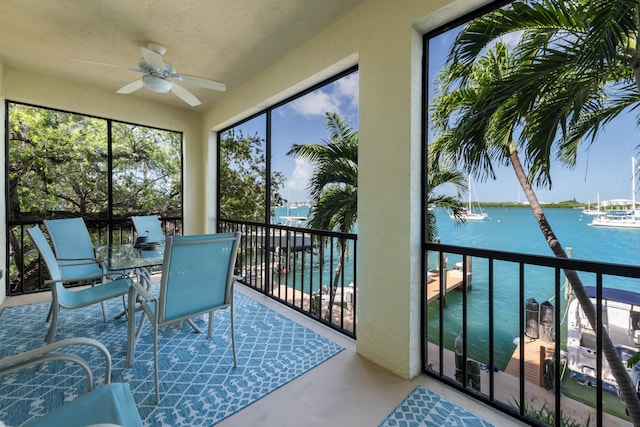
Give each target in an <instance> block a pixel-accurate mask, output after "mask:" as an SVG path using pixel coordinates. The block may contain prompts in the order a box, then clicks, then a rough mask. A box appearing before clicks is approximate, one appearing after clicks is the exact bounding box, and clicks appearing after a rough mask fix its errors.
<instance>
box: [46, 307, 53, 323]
mask: <svg viewBox="0 0 640 427" xmlns="http://www.w3.org/2000/svg"><path fill="white" fill-rule="evenodd" d="M51 310H53V303H51V305H50V306H49V312H48V313H47V320H46V322H48V321H49V320H51Z"/></svg>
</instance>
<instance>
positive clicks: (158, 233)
mask: <svg viewBox="0 0 640 427" xmlns="http://www.w3.org/2000/svg"><path fill="white" fill-rule="evenodd" d="M131 221H133V227H134V228H135V229H136V233H137V234H138V236H140V237H146V238H147V239H148V240H147V242H164V232H163V231H162V225H161V224H160V220H159V219H158V217H157V216H156V215H144V216H132V217H131Z"/></svg>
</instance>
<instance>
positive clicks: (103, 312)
mask: <svg viewBox="0 0 640 427" xmlns="http://www.w3.org/2000/svg"><path fill="white" fill-rule="evenodd" d="M101 305H102V318H103V319H104V321H105V323H106V322H107V303H106V302H105V301H102V303H101Z"/></svg>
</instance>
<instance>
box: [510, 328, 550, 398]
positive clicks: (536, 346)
mask: <svg viewBox="0 0 640 427" xmlns="http://www.w3.org/2000/svg"><path fill="white" fill-rule="evenodd" d="M524 339H525V341H524V379H525V381H527V382H529V383H531V384H535V385H537V386H540V387H544V361H545V359H551V358H553V352H554V351H555V347H556V346H555V344H554V343H550V342H545V341H542V340H539V339H531V338H527V337H525V338H524ZM504 371H505V372H506V373H507V374H509V375H513V376H514V377H516V378H519V377H520V345H517V346H516V349H515V350H514V351H513V355H512V356H511V360H510V361H509V364H508V365H507V368H506V369H505V370H504Z"/></svg>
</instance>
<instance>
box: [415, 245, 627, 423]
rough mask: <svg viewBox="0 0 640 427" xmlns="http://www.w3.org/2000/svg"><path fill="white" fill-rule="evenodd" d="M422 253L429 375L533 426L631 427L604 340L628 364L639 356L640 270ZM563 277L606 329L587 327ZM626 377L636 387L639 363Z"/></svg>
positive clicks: (469, 252) (436, 250)
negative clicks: (585, 297)
mask: <svg viewBox="0 0 640 427" xmlns="http://www.w3.org/2000/svg"><path fill="white" fill-rule="evenodd" d="M424 256H425V265H427V266H428V267H427V269H428V271H427V273H426V274H425V278H424V286H423V289H424V299H423V320H424V323H423V361H424V362H423V371H424V372H425V373H426V374H427V375H429V376H432V377H434V378H436V379H438V380H440V381H442V382H445V383H447V384H449V385H451V386H453V387H455V388H457V389H458V390H460V391H461V392H463V393H465V394H467V395H469V396H471V397H473V398H475V399H478V400H480V401H482V402H484V403H486V404H488V405H490V406H492V407H494V408H496V409H499V410H501V411H503V412H505V413H507V414H510V415H512V416H513V417H515V418H517V419H519V420H521V421H524V422H526V423H528V424H531V425H548V424H550V425H556V426H561V425H562V426H565V425H569V426H573V425H575V426H582V425H591V426H593V425H596V426H603V425H605V424H607V425H609V424H611V423H615V424H616V425H620V424H621V425H625V424H627V423H629V417H628V416H627V415H626V413H625V406H624V404H623V402H622V401H621V400H620V398H619V397H618V396H617V395H616V389H617V383H616V381H615V378H614V377H613V375H612V374H611V372H610V368H609V363H608V362H607V360H606V358H604V356H603V355H602V354H603V353H602V339H601V337H602V335H601V334H604V333H605V332H606V333H607V334H609V336H610V337H611V339H612V341H613V342H614V345H615V346H616V350H617V351H618V354H619V356H620V358H621V359H622V360H623V363H625V366H626V360H627V359H628V358H629V357H630V356H631V355H633V354H635V353H636V352H637V351H639V350H640V323H639V322H640V267H635V266H628V265H619V264H608V263H597V262H589V261H580V260H575V259H570V258H564V259H559V258H554V257H544V256H534V255H525V254H518V253H510V252H500V251H492V250H482V249H474V248H466V247H459V246H452V245H440V244H431V243H427V244H426V245H425V253H424ZM566 270H573V271H576V272H577V273H578V275H579V277H580V279H581V282H582V283H583V285H585V286H586V287H587V290H588V293H589V294H590V297H591V301H592V303H593V304H594V307H595V309H596V313H597V316H598V319H601V323H602V326H600V327H598V326H596V328H592V326H591V325H590V324H589V322H588V320H586V318H585V316H584V313H583V311H582V310H581V308H580V306H579V304H578V302H577V300H576V299H575V294H574V291H573V289H572V288H571V285H570V284H569V283H568V282H567V280H566V278H565V274H564V272H565V271H566ZM611 289H617V291H611ZM634 290H637V292H638V293H636V292H634ZM636 298H637V299H636ZM599 323H600V322H599ZM627 371H628V374H629V375H630V377H631V378H632V382H633V384H634V386H636V387H638V385H639V381H640V366H636V367H633V368H628V369H627ZM629 425H630V423H629Z"/></svg>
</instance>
